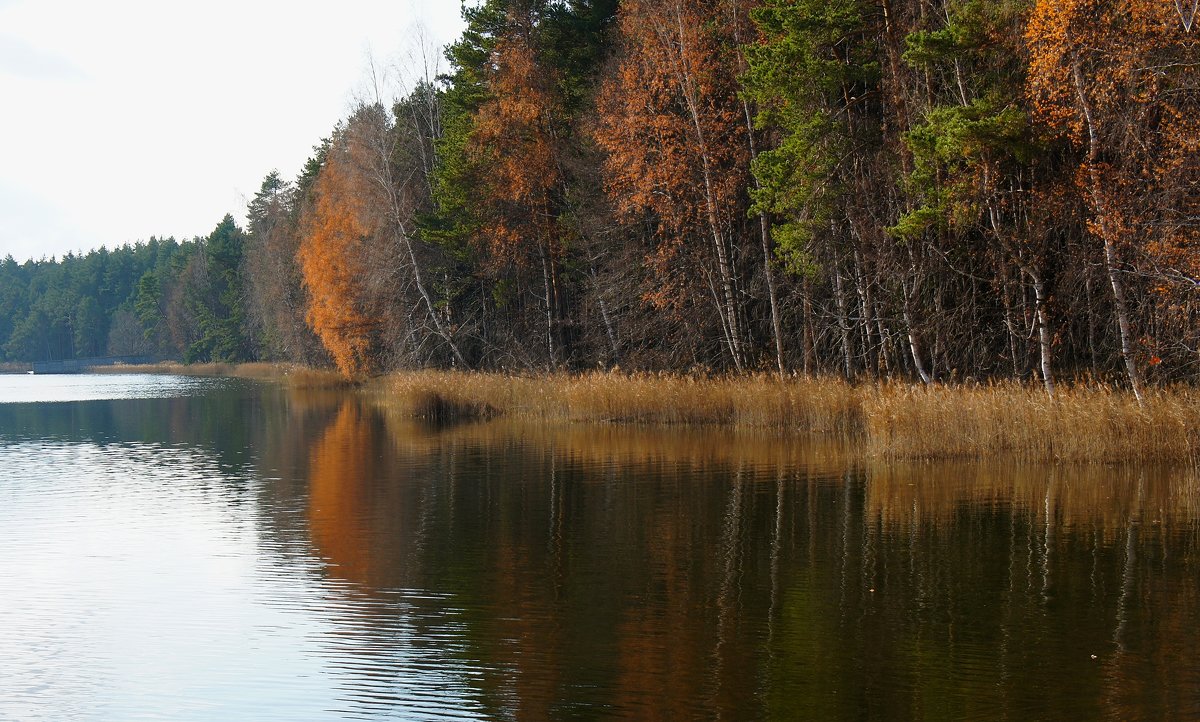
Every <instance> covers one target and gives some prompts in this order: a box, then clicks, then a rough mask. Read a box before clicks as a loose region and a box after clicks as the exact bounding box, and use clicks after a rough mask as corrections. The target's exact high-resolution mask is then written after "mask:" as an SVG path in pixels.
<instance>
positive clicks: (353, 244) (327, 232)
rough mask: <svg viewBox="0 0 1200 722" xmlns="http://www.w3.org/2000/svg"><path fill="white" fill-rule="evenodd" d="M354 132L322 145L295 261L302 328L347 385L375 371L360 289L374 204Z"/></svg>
mask: <svg viewBox="0 0 1200 722" xmlns="http://www.w3.org/2000/svg"><path fill="white" fill-rule="evenodd" d="M358 130H359V129H358V128H357V127H356V126H355V125H354V124H351V125H350V126H349V127H348V128H346V129H344V130H343V131H342V132H340V133H339V134H338V135H337V136H335V138H334V140H333V143H332V144H331V145H330V148H329V153H328V155H327V156H326V159H325V165H324V167H322V168H321V171H320V174H319V175H318V176H317V179H316V182H315V183H314V185H313V188H312V199H311V205H310V206H309V208H308V209H307V211H306V212H305V214H304V217H303V223H302V226H301V228H302V233H303V240H302V242H301V244H300V251H299V254H298V258H299V261H300V267H301V270H302V272H303V275H304V285H305V287H306V288H307V290H308V312H307V320H308V323H309V325H310V326H311V327H312V329H313V331H314V332H315V333H316V334H317V336H318V337H319V338H320V339H321V342H322V343H323V344H324V345H325V348H326V349H328V350H329V353H330V355H331V356H332V357H333V360H334V362H335V363H336V364H337V367H338V369H339V370H340V371H341V372H342V373H343V374H345V375H346V376H348V377H359V376H362V375H363V374H366V373H369V372H371V371H373V370H375V368H376V366H375V360H374V358H373V353H372V352H373V347H372V346H373V336H374V335H375V334H376V333H377V332H378V328H379V325H380V321H381V320H380V319H379V318H378V315H377V311H376V310H375V309H374V308H372V304H371V301H370V298H369V294H368V290H367V287H366V278H367V271H368V266H367V259H368V257H369V250H370V249H369V245H370V244H372V243H375V242H377V241H378V230H379V219H378V215H379V211H378V207H379V205H380V204H379V199H378V197H377V195H376V194H375V193H374V192H373V188H372V185H371V179H370V178H368V177H367V175H366V173H365V172H364V170H363V162H362V160H363V159H362V156H363V155H364V154H365V152H366V149H365V148H364V142H363V139H362V138H361V137H359V136H358V135H357V131H358ZM373 201H374V203H373Z"/></svg>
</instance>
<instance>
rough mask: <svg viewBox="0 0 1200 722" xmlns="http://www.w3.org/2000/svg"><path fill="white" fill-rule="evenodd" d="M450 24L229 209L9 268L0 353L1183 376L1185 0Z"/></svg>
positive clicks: (648, 4)
mask: <svg viewBox="0 0 1200 722" xmlns="http://www.w3.org/2000/svg"><path fill="white" fill-rule="evenodd" d="M463 16H464V19H465V21H466V29H465V31H464V32H463V34H462V35H461V37H460V38H459V39H458V40H457V41H456V42H454V43H452V44H451V45H450V46H448V47H447V48H445V49H444V54H445V58H446V60H447V63H448V65H447V66H446V69H445V72H443V73H436V74H435V73H430V72H428V71H426V72H425V73H423V74H422V73H421V69H420V68H409V69H407V70H408V71H409V75H413V74H416V75H417V76H418V77H419V80H417V81H415V82H412V83H410V87H408V88H407V89H406V90H405V92H404V93H403V94H401V95H400V97H397V98H395V99H390V98H385V97H383V95H382V94H379V97H376V98H374V99H372V100H366V101H361V102H359V103H358V104H357V106H356V107H355V108H354V109H353V111H352V112H351V113H350V114H349V115H348V116H347V117H346V118H344V119H343V120H342V121H341V122H339V123H338V124H337V126H336V127H334V128H332V129H331V131H330V133H329V135H328V137H327V138H325V139H323V140H321V141H320V142H319V144H317V145H316V147H315V148H314V149H313V152H312V156H311V157H310V158H309V159H308V161H307V163H306V164H305V165H304V167H303V170H302V171H301V173H300V174H299V176H298V177H297V178H295V179H293V180H289V179H286V178H284V177H282V176H281V175H280V174H279V173H277V172H271V173H269V174H267V175H266V177H265V179H264V180H263V182H262V186H261V189H260V190H259V191H258V193H257V194H256V195H255V196H254V198H253V199H252V200H251V201H250V203H249V211H248V215H247V218H246V220H245V222H244V227H242V226H239V224H238V223H237V222H236V221H235V219H234V218H233V217H232V216H226V217H225V218H224V219H223V220H221V221H220V223H219V224H218V225H217V226H216V228H215V229H214V230H213V232H212V233H211V234H210V235H209V236H207V237H204V238H195V239H191V240H186V241H182V242H178V241H176V240H174V239H154V238H152V239H151V240H150V241H149V242H141V243H137V244H132V245H127V246H123V247H120V248H117V249H115V250H106V249H100V250H98V251H93V252H91V253H88V254H86V255H82V256H76V255H68V256H66V257H64V258H61V259H49V260H46V259H43V260H40V261H38V260H33V261H28V262H25V263H18V262H17V261H15V260H14V259H12V258H11V257H10V258H7V259H5V260H4V261H3V262H2V263H0V355H2V356H3V358H5V359H7V360H10V361H31V360H41V359H60V358H72V357H90V356H100V355H106V354H114V355H116V354H148V355H156V356H160V357H163V358H177V359H181V360H185V361H187V362H199V361H240V360H267V361H292V362H298V363H304V364H310V365H336V367H337V368H338V369H339V370H340V371H342V372H343V373H344V374H346V375H347V376H351V377H362V376H367V375H371V374H376V373H382V372H386V371H391V370H397V369H419V368H454V369H471V370H475V369H485V370H500V371H507V372H511V373H526V372H544V371H575V370H586V369H597V368H600V369H621V370H626V371H641V370H667V371H679V372H691V373H749V372H770V373H779V374H788V375H791V374H804V375H815V374H822V375H838V376H843V377H845V378H847V379H858V380H861V379H872V378H899V379H906V380H911V381H914V382H918V383H934V382H940V381H950V382H953V381H971V380H986V379H997V378H1006V379H1020V380H1024V381H1027V382H1030V383H1037V384H1041V385H1042V386H1044V388H1045V391H1046V392H1047V393H1048V394H1050V395H1051V396H1053V394H1054V390H1055V382H1056V380H1077V379H1083V378H1093V379H1099V380H1109V381H1114V382H1118V383H1120V384H1122V385H1123V386H1125V387H1127V388H1129V389H1130V390H1131V391H1132V392H1133V393H1134V394H1135V395H1137V396H1138V397H1139V398H1140V396H1141V394H1142V391H1143V389H1144V388H1146V387H1147V386H1152V385H1161V384H1164V383H1170V382H1175V381H1192V380H1194V379H1195V378H1196V377H1197V375H1198V374H1200V365H1198V362H1200V315H1198V310H1200V309H1197V305H1196V302H1197V300H1198V297H1197V288H1198V287H1200V232H1198V230H1197V228H1198V226H1197V223H1198V222H1200V154H1198V153H1197V150H1198V145H1200V121H1198V120H1197V119H1198V118H1200V112H1198V107H1197V106H1198V101H1200V88H1198V80H1200V77H1198V75H1197V64H1198V61H1197V52H1196V36H1195V35H1193V34H1192V30H1193V24H1194V21H1195V20H1196V16H1197V7H1196V5H1195V3H1193V2H1192V1H1191V0H1187V1H1186V2H1185V1H1184V0H1038V1H1036V2H1033V1H1030V0H871V1H867V0H653V1H651V0H619V1H618V0H482V1H481V2H474V3H466V4H464V9H463ZM426 65H427V66H429V65H431V64H430V63H427V64H426ZM247 132H261V129H251V128H248V129H247Z"/></svg>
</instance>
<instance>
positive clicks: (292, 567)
mask: <svg viewBox="0 0 1200 722" xmlns="http://www.w3.org/2000/svg"><path fill="white" fill-rule="evenodd" d="M377 409H378V405H377V404H372V403H364V402H363V399H362V397H360V396H359V395H356V394H355V392H353V391H347V390H331V391H330V390H326V391H317V390H308V391H305V390H291V391H289V390H287V389H285V388H283V387H281V386H279V385H276V384H270V383H261V382H255V381H249V380H228V379H208V378H204V379H196V378H190V379H185V378H181V377H173V376H138V375H128V376H104V377H92V376H82V377H24V376H12V377H0V470H2V471H0V629H2V630H4V634H3V635H0V680H3V682H0V719H10V718H11V719H21V720H40V719H45V720H64V719H130V718H150V719H171V720H180V719H281V720H295V719H322V718H353V719H364V718H365V719H373V718H393V719H396V718H398V719H422V718H430V719H433V718H437V719H444V718H449V717H456V716H458V717H465V718H482V719H497V718H499V719H506V718H512V719H545V718H552V719H567V718H584V719H591V718H596V717H601V718H611V717H619V718H637V719H644V718H681V719H691V718H712V717H725V718H737V719H745V718H764V717H766V718H784V719H789V718H791V719H838V718H862V717H869V716H876V717H878V716H888V717H900V718H905V717H923V718H930V717H934V718H955V719H958V718H970V717H978V718H997V717H1001V718H1005V717H1007V718H1012V719H1027V718H1032V717H1038V718H1071V719H1091V718H1104V717H1106V718H1119V719H1131V718H1164V717H1176V718H1183V717H1194V716H1197V715H1200V663H1198V662H1197V661H1196V659H1195V649H1196V648H1197V647H1198V646H1200V482H1198V481H1197V476H1196V474H1195V472H1194V470H1193V469H1192V467H1190V466H1186V465H1185V466H1147V465H1141V466H1136V467H1102V466H1096V465H1091V466H1069V465H1059V466H1037V465H1018V464H1014V463H1003V462H999V461H997V462H992V463H986V464H985V463H966V462H958V463H894V462H888V461H885V460H882V459H880V458H874V459H863V458H859V457H858V456H857V455H856V454H855V453H853V451H851V450H849V449H847V448H844V447H842V446H840V445H838V444H836V443H830V442H820V441H814V440H811V439H810V440H806V439H804V438H797V437H788V436H781V435H778V434H773V433H766V432H762V433H757V432H748V431H728V430H725V431H722V430H707V431H706V430H697V429H691V430H687V429H670V428H662V427H639V426H611V425H609V426H594V425H584V424H574V425H572V424H533V423H524V422H515V421H511V420H508V421H505V420H502V419H501V420H497V421H492V422H487V423H476V424H463V425H458V426H450V427H444V426H443V427H435V426H429V425H422V424H420V423H415V422H412V421H408V420H405V419H403V418H401V417H400V416H399V415H394V416H393V415H386V414H381V413H380V412H379V411H378V410H377Z"/></svg>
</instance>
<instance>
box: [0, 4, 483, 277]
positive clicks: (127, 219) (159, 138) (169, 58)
mask: <svg viewBox="0 0 1200 722" xmlns="http://www.w3.org/2000/svg"><path fill="white" fill-rule="evenodd" d="M459 10H460V2H459V0H385V1H381V2H376V1H374V0H340V1H339V2H337V3H329V2H324V3H307V2H295V1H294V0H204V1H203V2H181V1H180V0H105V1H104V2H97V1H96V0H0V99H3V100H2V101H0V258H3V257H4V256H5V255H8V254H12V256H13V257H15V258H17V259H18V260H25V259H26V258H31V257H33V258H40V257H42V256H52V255H57V256H61V255H62V254H64V253H65V252H67V251H69V250H74V251H81V250H88V249H91V248H96V247H99V246H101V245H106V246H109V247H113V246H118V245H121V244H122V243H126V242H134V241H139V240H146V239H148V238H149V237H150V236H152V235H155V236H160V237H162V236H175V237H176V238H179V239H183V238H191V237H192V236H196V235H207V234H208V233H209V231H211V230H212V229H213V227H214V226H216V224H217V222H218V221H220V220H221V218H222V217H223V216H224V215H225V214H226V213H233V214H234V217H235V218H237V219H238V221H239V223H241V222H243V220H244V213H245V203H246V199H247V198H249V197H252V196H253V195H254V193H255V191H257V190H258V187H259V184H260V183H261V181H262V178H263V176H265V175H266V174H267V173H268V172H269V171H270V170H272V169H274V168H277V169H278V170H279V171H280V172H281V173H282V174H283V175H284V176H285V177H288V178H292V177H295V175H296V173H297V172H298V171H299V169H300V167H301V165H303V163H304V161H305V159H307V158H308V156H309V154H310V152H311V150H312V147H313V146H314V145H315V144H317V143H318V142H319V141H320V139H321V138H322V137H324V136H326V135H328V134H329V131H330V130H331V129H332V128H333V126H334V124H335V123H336V122H337V121H338V120H339V119H340V118H342V117H344V116H345V115H346V113H347V110H348V109H349V107H350V104H351V102H352V101H353V99H354V98H355V97H356V95H361V94H362V93H364V91H365V90H366V89H367V88H368V87H369V84H368V83H367V81H366V79H367V77H368V76H369V73H368V68H369V67H370V65H371V63H370V61H369V59H370V58H371V57H374V58H375V59H376V63H377V65H378V66H379V67H381V68H385V69H389V71H390V73H389V75H390V77H393V78H394V77H396V76H397V75H399V73H398V72H397V71H396V69H397V68H402V67H404V66H406V65H410V64H411V63H410V61H408V60H406V58H411V57H412V55H413V53H414V52H415V51H416V49H417V48H418V47H419V46H420V45H421V43H420V42H419V40H418V37H420V36H421V35H424V37H425V38H426V43H427V44H431V45H433V46H435V47H440V46H441V45H444V44H445V43H447V42H449V41H451V40H453V39H454V38H455V37H457V36H458V34H459V32H460V30H461V21H460V19H459ZM436 59H437V60H438V61H440V62H441V63H442V65H443V66H444V60H441V57H440V54H438V55H437V58H436Z"/></svg>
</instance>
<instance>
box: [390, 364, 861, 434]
mask: <svg viewBox="0 0 1200 722" xmlns="http://www.w3.org/2000/svg"><path fill="white" fill-rule="evenodd" d="M368 390H369V391H370V392H372V393H374V394H375V395H376V396H377V397H378V399H379V400H380V402H381V403H384V404H389V405H395V406H396V407H398V408H399V409H400V410H401V412H402V413H407V414H409V415H412V416H426V417H438V418H447V417H453V416H457V417H490V416H497V415H504V416H511V417H517V418H526V419H541V420H547V421H590V422H608V423H637V424H687V425H722V426H738V427H748V428H766V429H787V430H791V431H804V432H811V433H851V432H853V431H854V430H855V429H856V428H857V427H858V426H859V420H858V409H859V408H860V406H861V404H860V403H859V401H858V397H859V395H860V394H859V391H857V390H856V389H855V388H854V387H852V386H850V385H848V384H846V383H844V382H841V381H834V380H829V379H826V380H821V381H817V380H807V379H787V380H782V381H781V380H779V379H778V378H776V377H773V376H767V375H757V376H747V377H721V378H696V377H691V376H680V375H670V374H632V375H630V374H619V373H587V374H579V375H566V374H563V375H553V376H542V377H522V376H506V375H501V374H478V373H460V372H451V371H418V372H403V373H396V374H392V375H389V376H385V377H383V378H381V379H377V380H375V381H374V382H372V384H370V385H369V386H368Z"/></svg>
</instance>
